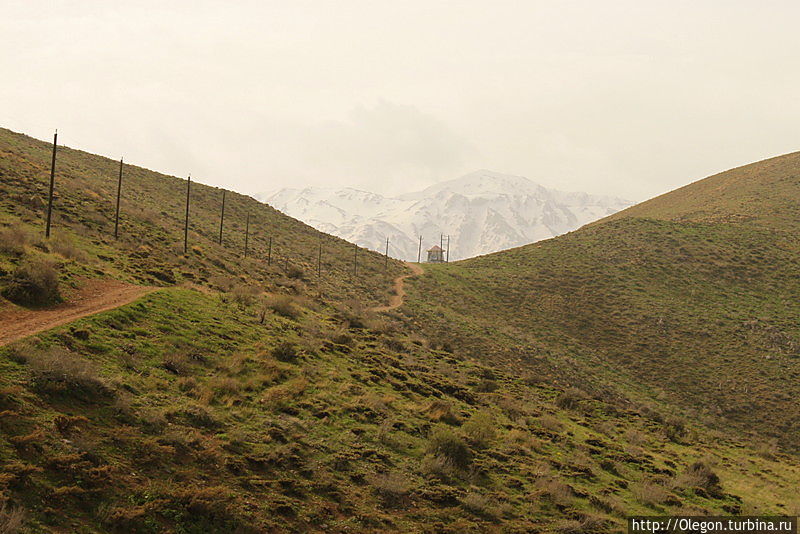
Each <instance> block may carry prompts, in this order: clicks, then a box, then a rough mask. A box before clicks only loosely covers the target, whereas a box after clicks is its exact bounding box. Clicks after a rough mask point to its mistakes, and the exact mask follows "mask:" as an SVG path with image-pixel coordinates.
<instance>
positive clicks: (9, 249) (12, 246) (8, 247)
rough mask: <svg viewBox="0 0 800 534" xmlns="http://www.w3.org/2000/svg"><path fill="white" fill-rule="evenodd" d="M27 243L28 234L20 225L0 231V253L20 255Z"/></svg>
mask: <svg viewBox="0 0 800 534" xmlns="http://www.w3.org/2000/svg"><path fill="white" fill-rule="evenodd" d="M27 243H28V233H27V232H26V231H25V230H24V229H23V228H22V226H20V225H14V226H9V227H8V228H4V229H3V230H0V252H5V253H7V254H17V255H19V254H22V253H23V252H25V245H26V244H27Z"/></svg>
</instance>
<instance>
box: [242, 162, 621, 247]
mask: <svg viewBox="0 0 800 534" xmlns="http://www.w3.org/2000/svg"><path fill="white" fill-rule="evenodd" d="M257 198H260V199H261V200H263V201H265V202H266V203H268V204H269V205H271V206H273V207H274V208H276V209H278V210H280V211H282V212H284V213H286V214H287V215H289V216H291V217H295V218H297V219H300V220H302V221H304V222H306V223H307V224H310V225H311V226H313V227H315V228H317V229H319V230H322V231H324V232H328V233H331V234H334V235H337V236H339V237H342V238H344V239H346V240H348V241H352V242H354V243H358V244H359V245H361V246H364V247H367V248H371V249H373V250H378V251H381V252H382V251H383V250H384V247H385V244H386V238H387V237H388V238H389V241H390V246H389V254H390V255H391V256H393V257H395V258H399V259H404V260H412V261H416V259H417V253H418V247H419V236H420V235H421V236H423V244H422V245H423V249H427V248H430V247H431V246H433V245H435V244H439V240H440V236H441V235H442V234H444V235H445V236H447V235H449V236H450V242H451V247H450V259H451V260H458V259H463V258H469V257H473V256H478V255H481V254H488V253H491V252H496V251H499V250H504V249H508V248H512V247H517V246H520V245H525V244H528V243H532V242H534V241H539V240H542V239H549V238H551V237H555V236H557V235H561V234H564V233H566V232H569V231H572V230H575V229H577V228H579V227H581V226H583V225H584V224H587V223H589V222H592V221H595V220H597V219H600V218H602V217H605V216H607V215H611V214H613V213H615V212H617V211H619V210H621V209H624V208H626V207H628V206H630V205H631V204H632V203H631V202H629V201H627V200H623V199H620V198H616V197H610V196H599V195H590V194H587V193H568V192H563V191H558V190H555V189H549V188H546V187H543V186H541V185H538V184H536V183H534V182H532V181H531V180H529V179H527V178H524V177H522V176H513V175H507V174H501V173H497V172H492V171H488V170H480V171H476V172H473V173H470V174H467V175H465V176H462V177H461V178H457V179H454V180H449V181H445V182H441V183H438V184H435V185H433V186H430V187H428V188H426V189H423V190H421V191H417V192H414V193H408V194H404V195H400V196H396V197H386V196H382V195H379V194H376V193H371V192H367V191H361V190H358V189H352V188H342V189H334V188H318V187H309V188H304V189H296V188H288V189H281V190H279V191H277V192H275V193H273V194H262V195H258V196H257ZM445 239H446V238H445ZM423 259H424V253H423Z"/></svg>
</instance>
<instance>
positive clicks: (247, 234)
mask: <svg viewBox="0 0 800 534" xmlns="http://www.w3.org/2000/svg"><path fill="white" fill-rule="evenodd" d="M248 239H250V213H249V212H248V213H247V223H246V225H245V227H244V257H245V258H246V257H247V244H248Z"/></svg>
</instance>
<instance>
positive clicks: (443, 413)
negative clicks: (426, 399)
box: [427, 400, 461, 425]
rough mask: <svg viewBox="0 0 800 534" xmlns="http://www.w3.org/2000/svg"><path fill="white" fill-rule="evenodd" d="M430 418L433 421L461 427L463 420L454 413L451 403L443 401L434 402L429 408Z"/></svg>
mask: <svg viewBox="0 0 800 534" xmlns="http://www.w3.org/2000/svg"><path fill="white" fill-rule="evenodd" d="M427 411H428V416H429V417H430V418H431V420H433V421H439V422H442V423H447V424H448V425H459V424H461V419H460V418H459V417H458V415H457V414H455V413H454V412H453V407H452V406H451V405H450V403H449V402H447V401H443V400H434V401H433V402H431V404H430V406H428V410H427Z"/></svg>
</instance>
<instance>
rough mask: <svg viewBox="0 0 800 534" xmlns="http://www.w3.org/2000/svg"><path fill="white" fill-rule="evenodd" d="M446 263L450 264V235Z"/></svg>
mask: <svg viewBox="0 0 800 534" xmlns="http://www.w3.org/2000/svg"><path fill="white" fill-rule="evenodd" d="M445 263H450V235H448V236H447V259H446V260H445Z"/></svg>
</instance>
